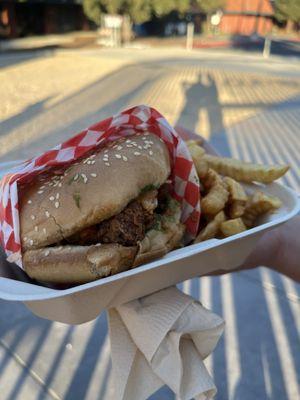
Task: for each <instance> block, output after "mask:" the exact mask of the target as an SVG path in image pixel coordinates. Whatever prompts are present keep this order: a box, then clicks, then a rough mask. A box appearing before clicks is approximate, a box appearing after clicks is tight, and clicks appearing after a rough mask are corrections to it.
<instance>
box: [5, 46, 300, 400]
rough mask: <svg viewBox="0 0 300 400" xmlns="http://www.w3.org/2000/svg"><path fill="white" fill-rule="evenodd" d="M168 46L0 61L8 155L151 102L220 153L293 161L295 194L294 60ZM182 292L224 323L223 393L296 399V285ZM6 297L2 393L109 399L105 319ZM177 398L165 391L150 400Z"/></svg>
mask: <svg viewBox="0 0 300 400" xmlns="http://www.w3.org/2000/svg"><path fill="white" fill-rule="evenodd" d="M166 53H167V54H164V55H163V54H161V53H159V52H156V53H155V52H154V51H153V52H152V53H151V52H149V51H147V52H146V51H145V52H143V51H142V52H138V53H137V52H134V51H132V50H128V52H119V53H118V52H117V51H106V52H105V53H99V52H92V51H90V52H82V53H76V54H75V53H74V52H65V53H58V54H55V53H53V54H43V55H42V56H41V57H38V58H32V59H26V60H23V61H20V60H19V59H18V58H16V60H17V61H19V62H18V63H14V62H13V61H14V60H13V59H11V60H9V61H10V63H9V64H8V63H7V60H6V63H5V59H3V58H2V57H0V65H1V62H3V64H4V65H5V67H3V69H2V71H0V74H2V75H0V79H1V78H3V77H4V78H5V79H4V80H3V79H2V82H4V88H5V90H4V91H3V92H2V99H1V100H2V102H1V106H0V113H1V117H2V121H1V123H0V157H1V161H7V160H12V159H19V158H24V157H29V156H31V155H33V154H36V152H38V151H41V150H42V149H45V148H47V147H48V146H50V145H54V144H56V143H57V142H59V141H61V140H62V139H64V138H66V137H69V136H70V135H71V134H73V133H74V132H76V131H79V130H80V129H81V128H83V127H86V126H87V125H89V124H91V123H93V122H95V121H97V120H99V119H101V118H103V117H105V116H108V115H110V114H111V113H114V112H117V111H119V110H120V109H121V108H125V107H127V106H129V105H132V104H137V103H147V104H150V105H153V106H154V107H156V108H158V109H159V110H160V111H161V112H162V113H163V114H165V115H166V116H167V118H168V119H169V120H170V122H172V123H181V124H182V125H184V126H186V127H187V128H190V129H194V130H196V131H198V132H202V134H204V135H205V136H206V137H207V138H209V139H210V140H211V141H212V143H214V144H215V145H216V146H217V147H218V149H219V151H220V152H222V153H224V154H227V155H230V154H232V155H233V156H235V157H238V158H241V159H245V160H253V161H258V162H259V161H265V162H288V163H290V164H291V167H292V170H291V172H289V173H288V175H287V177H286V179H285V183H287V184H289V185H290V186H292V187H293V188H294V189H296V190H299V189H300V188H299V185H300V180H299V156H298V155H299V150H300V148H299V142H300V141H299V125H300V121H299V115H300V80H299V78H300V74H299V69H298V72H297V64H293V63H292V62H290V63H289V64H288V65H287V64H284V62H283V61H282V60H277V61H276V62H275V61H274V62H273V63H272V64H269V63H265V62H262V60H260V59H255V58H253V57H250V56H249V57H248V56H246V55H245V58H244V59H243V60H241V57H240V56H238V55H237V54H221V53H215V54H212V55H211V56H207V55H202V56H201V57H199V55H194V54H193V53H192V54H187V53H183V54H180V53H179V52H175V53H172V52H168V51H166ZM216 54H217V55H216ZM245 60H246V61H245ZM115 63H116V64H115ZM118 63H120V64H119V65H118ZM115 65H116V66H115ZM298 66H299V64H298ZM85 71H90V73H86V72H85ZM3 74H4V75H3ZM1 86H2V84H1ZM2 87H3V86H2ZM181 287H182V288H183V290H184V291H185V292H187V293H191V294H192V295H193V296H194V297H195V298H199V299H200V300H201V301H202V303H203V304H204V305H205V306H207V307H208V308H210V309H212V310H213V311H214V312H216V313H219V314H220V315H223V317H224V318H225V320H226V332H225V335H224V337H223V339H222V340H221V342H220V344H219V346H218V348H217V350H216V351H215V353H214V354H213V356H212V357H210V358H209V359H208V360H207V365H208V368H209V369H210V371H211V372H212V374H213V376H214V379H215V381H216V385H217V386H218V389H219V393H218V395H217V400H227V399H230V400H240V399H241V400H248V399H249V400H253V399H260V400H269V399H274V400H275V399H280V400H285V399H288V400H294V399H296V398H298V397H299V383H300V375H299V371H300V350H299V349H300V313H299V311H300V307H299V302H300V285H297V284H295V283H294V282H292V281H290V280H289V279H287V278H284V277H282V276H280V275H278V274H276V273H274V272H271V271H269V270H267V269H265V268H259V269H256V270H254V271H247V272H242V273H234V274H231V275H228V276H223V277H214V278H208V277H205V278H201V279H194V280H192V281H187V282H184V283H183V284H182V285H181ZM0 304H1V306H0V399H1V400H2V399H3V400H15V399H24V400H29V399H30V400H31V399H39V400H43V399H47V400H48V399H68V400H77V399H78V400H81V399H88V400H89V399H92V400H94V399H101V400H113V399H114V396H113V391H112V387H111V373H110V360H109V343H108V338H107V334H106V332H107V325H106V320H105V314H102V315H101V316H100V317H99V318H98V319H97V320H96V321H93V322H90V323H88V324H85V325H82V326H78V327H69V326H66V325H63V324H60V323H55V322H49V321H45V320H41V319H39V318H37V317H35V316H34V315H32V314H31V313H30V312H29V311H27V309H26V308H25V307H24V306H23V305H21V304H17V303H8V302H4V301H1V302H0ZM173 398H174V396H173V395H172V393H171V392H170V391H169V390H168V389H166V388H163V389H162V390H161V391H160V392H159V393H157V394H156V395H154V396H152V398H151V399H152V400H161V399H166V400H169V399H173Z"/></svg>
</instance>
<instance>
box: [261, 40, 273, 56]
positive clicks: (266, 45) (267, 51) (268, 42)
mask: <svg viewBox="0 0 300 400" xmlns="http://www.w3.org/2000/svg"><path fill="white" fill-rule="evenodd" d="M270 54H271V39H270V38H269V37H268V36H266V37H265V43H264V49H263V57H264V58H269V57H270Z"/></svg>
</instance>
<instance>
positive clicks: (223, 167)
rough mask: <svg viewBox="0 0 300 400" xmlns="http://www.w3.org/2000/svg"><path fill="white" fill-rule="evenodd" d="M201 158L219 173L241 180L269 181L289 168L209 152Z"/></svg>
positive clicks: (278, 176)
mask: <svg viewBox="0 0 300 400" xmlns="http://www.w3.org/2000/svg"><path fill="white" fill-rule="evenodd" d="M203 159H204V160H206V161H207V163H208V165H209V167H210V168H212V169H214V170H215V171H216V172H218V173H219V174H221V175H224V176H229V177H231V178H233V179H236V180H238V181H242V182H253V181H256V182H262V183H271V182H273V181H275V180H276V179H278V178H280V177H281V176H283V175H284V174H285V173H286V172H287V171H288V169H289V166H288V165H262V164H252V163H248V162H243V161H240V160H235V159H233V158H226V157H217V156H212V155H210V154H205V155H204V156H203Z"/></svg>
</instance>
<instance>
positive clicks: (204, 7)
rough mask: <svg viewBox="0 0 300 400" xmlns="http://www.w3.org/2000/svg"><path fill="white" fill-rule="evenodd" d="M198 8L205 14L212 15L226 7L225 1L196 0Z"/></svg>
mask: <svg viewBox="0 0 300 400" xmlns="http://www.w3.org/2000/svg"><path fill="white" fill-rule="evenodd" d="M195 2H196V4H197V6H198V7H199V9H200V10H201V11H203V12H204V13H205V14H208V15H210V14H212V13H214V12H215V11H217V10H219V9H221V8H223V7H224V6H225V3H226V1H225V0H195Z"/></svg>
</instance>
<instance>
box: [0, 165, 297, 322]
mask: <svg viewBox="0 0 300 400" xmlns="http://www.w3.org/2000/svg"><path fill="white" fill-rule="evenodd" d="M8 167H9V166H8ZM10 167H11V166H10ZM5 172H6V171H5V170H2V171H1V175H3V173H5ZM245 187H246V188H247V190H248V191H252V190H254V189H256V188H257V185H245ZM259 188H260V189H261V190H263V191H265V192H266V193H268V194H271V195H276V196H278V197H279V198H280V199H281V200H282V204H283V206H282V207H281V208H280V209H279V210H278V211H277V212H276V213H274V214H271V215H268V216H266V217H264V219H262V220H261V221H259V225H258V226H257V227H255V228H253V229H249V230H248V231H246V232H243V233H240V234H238V235H235V236H232V237H229V238H226V239H222V240H218V239H212V240H207V241H205V242H202V243H199V244H194V245H190V246H187V247H185V248H182V249H179V250H175V251H172V252H170V253H169V254H167V255H166V256H165V257H163V258H160V259H158V260H156V261H153V262H150V263H148V264H145V265H142V266H140V267H138V268H135V269H132V270H129V271H125V272H122V273H119V274H117V275H114V276H110V277H107V278H104V279H100V280H97V281H94V282H90V283H87V284H83V285H79V286H75V287H72V288H68V289H54V288H51V287H45V286H41V285H38V284H36V283H35V282H34V281H31V280H30V279H29V278H28V277H27V275H26V274H25V273H24V272H23V271H22V270H21V269H20V268H18V267H17V266H14V265H13V264H9V263H8V262H6V260H5V256H4V253H3V252H2V254H1V259H0V276H1V277H0V298H2V299H5V300H13V301H22V302H24V303H25V304H26V306H27V307H28V308H29V309H30V310H31V311H32V312H33V313H35V314H36V315H38V316H40V317H43V318H47V319H50V320H54V321H59V322H64V323H68V324H81V323H84V322H87V321H90V320H92V319H94V318H96V317H97V316H98V315H99V314H100V313H101V311H103V310H104V309H108V308H110V307H115V306H117V305H119V304H122V303H126V302H128V301H130V300H133V299H136V298H139V297H142V296H145V295H147V294H150V293H153V292H155V291H158V290H160V289H163V288H166V287H169V286H172V285H176V284H177V283H179V282H182V281H184V280H186V279H190V278H194V277H197V276H198V277H199V276H201V275H205V274H208V273H210V272H213V271H215V270H219V269H232V268H236V267H238V266H239V265H240V264H241V263H242V262H243V261H244V260H245V258H246V257H247V256H248V255H249V253H250V252H251V251H252V250H253V249H254V247H255V245H256V242H257V241H258V239H259V238H260V237H261V235H262V234H263V233H264V232H265V231H267V230H268V229H271V228H273V227H275V226H277V225H279V224H282V223H284V222H285V221H287V220H289V219H290V218H292V217H293V216H294V215H296V214H297V213H298V212H299V209H300V201H299V198H298V196H297V194H296V193H295V192H294V191H292V190H291V189H289V188H287V187H285V186H282V185H280V184H278V183H273V184H271V185H267V186H259Z"/></svg>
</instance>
